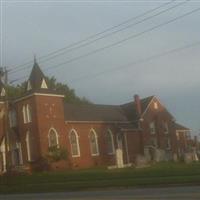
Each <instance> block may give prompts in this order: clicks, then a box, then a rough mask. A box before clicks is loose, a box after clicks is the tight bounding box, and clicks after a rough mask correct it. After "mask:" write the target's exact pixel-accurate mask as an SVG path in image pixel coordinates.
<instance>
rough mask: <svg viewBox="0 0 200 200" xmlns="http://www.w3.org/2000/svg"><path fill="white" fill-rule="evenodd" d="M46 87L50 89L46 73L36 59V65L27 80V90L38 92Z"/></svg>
mask: <svg viewBox="0 0 200 200" xmlns="http://www.w3.org/2000/svg"><path fill="white" fill-rule="evenodd" d="M45 89H48V86H47V82H46V78H45V75H44V74H43V72H42V70H41V69H40V67H39V65H38V63H37V61H36V59H34V65H33V68H32V71H31V74H30V77H29V79H28V81H27V86H26V90H27V91H33V92H36V91H40V90H45Z"/></svg>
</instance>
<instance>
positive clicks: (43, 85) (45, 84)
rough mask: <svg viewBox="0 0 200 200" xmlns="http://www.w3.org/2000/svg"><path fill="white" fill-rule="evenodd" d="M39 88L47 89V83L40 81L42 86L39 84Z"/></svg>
mask: <svg viewBox="0 0 200 200" xmlns="http://www.w3.org/2000/svg"><path fill="white" fill-rule="evenodd" d="M41 88H44V89H47V88H48V87H47V83H46V81H45V80H44V79H42V84H41Z"/></svg>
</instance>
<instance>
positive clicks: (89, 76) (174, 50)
mask: <svg viewBox="0 0 200 200" xmlns="http://www.w3.org/2000/svg"><path fill="white" fill-rule="evenodd" d="M199 45H200V41H197V42H194V43H191V44H187V45H184V46H182V47H178V48H174V49H170V50H168V51H164V52H162V53H159V54H155V55H153V56H150V57H147V58H144V59H139V60H137V61H133V62H130V63H128V64H126V65H120V66H118V67H113V68H111V69H107V70H104V71H102V72H98V73H96V74H92V75H84V76H80V77H78V78H75V79H72V80H71V81H69V82H75V81H76V82H77V81H81V80H84V79H87V80H88V79H92V78H96V77H98V76H102V75H104V74H107V73H110V72H114V71H119V70H121V69H124V68H131V67H133V66H135V65H140V64H143V63H147V62H149V61H152V60H156V59H159V58H162V57H164V56H168V55H171V54H173V53H177V52H180V51H184V50H186V49H190V48H193V47H196V46H199ZM22 78H26V76H24V77H21V78H19V79H16V80H15V81H18V80H21V79H22ZM65 81H67V80H64V82H65Z"/></svg>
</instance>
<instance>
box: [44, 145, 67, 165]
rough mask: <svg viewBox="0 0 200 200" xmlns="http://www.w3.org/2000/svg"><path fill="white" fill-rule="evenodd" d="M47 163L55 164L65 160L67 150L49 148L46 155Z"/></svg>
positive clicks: (55, 147) (54, 147)
mask: <svg viewBox="0 0 200 200" xmlns="http://www.w3.org/2000/svg"><path fill="white" fill-rule="evenodd" d="M47 159H48V160H49V162H57V161H60V160H66V159H67V150H66V149H63V148H59V147H57V146H53V147H49V153H48V155H47Z"/></svg>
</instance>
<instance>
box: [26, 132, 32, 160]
mask: <svg viewBox="0 0 200 200" xmlns="http://www.w3.org/2000/svg"><path fill="white" fill-rule="evenodd" d="M26 150H27V157H28V161H32V158H31V149H30V131H27V132H26Z"/></svg>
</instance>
